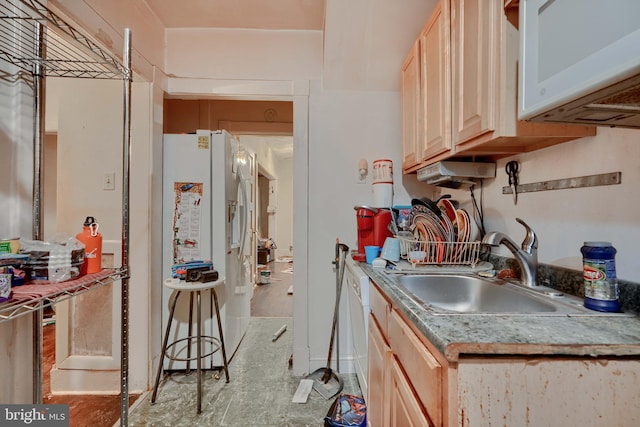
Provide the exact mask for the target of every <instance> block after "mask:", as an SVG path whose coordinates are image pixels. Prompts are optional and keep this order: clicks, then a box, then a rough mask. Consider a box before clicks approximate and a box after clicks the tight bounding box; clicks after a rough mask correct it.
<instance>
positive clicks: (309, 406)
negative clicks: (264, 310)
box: [129, 317, 360, 427]
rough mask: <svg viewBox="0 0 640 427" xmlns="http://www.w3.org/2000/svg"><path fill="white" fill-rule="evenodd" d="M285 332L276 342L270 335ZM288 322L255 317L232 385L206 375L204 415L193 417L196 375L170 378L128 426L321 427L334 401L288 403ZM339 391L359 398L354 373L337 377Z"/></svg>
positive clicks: (291, 384) (314, 398)
mask: <svg viewBox="0 0 640 427" xmlns="http://www.w3.org/2000/svg"><path fill="white" fill-rule="evenodd" d="M284 324H286V325H287V330H286V332H285V333H284V334H283V335H282V336H281V337H280V338H279V339H278V340H276V341H275V342H272V341H271V338H272V336H273V333H274V332H275V331H277V330H278V329H279V328H280V327H281V326H282V325H284ZM292 337H293V335H292V319H291V318H282V317H277V318H268V317H253V318H252V319H251V321H250V323H249V328H248V330H247V333H246V335H245V337H244V339H243V341H242V343H241V344H240V347H239V349H238V351H237V352H236V355H235V356H234V358H233V359H232V360H231V362H230V365H229V376H230V382H229V383H228V384H227V383H225V382H224V375H222V378H221V379H220V380H219V381H217V380H215V379H214V378H213V375H212V373H211V371H208V373H207V375H206V379H205V383H204V392H203V397H202V413H201V414H196V389H195V387H196V385H195V380H196V379H195V375H194V374H192V375H190V376H187V377H185V376H184V375H183V374H173V375H172V376H171V377H169V378H168V379H167V380H166V381H164V382H163V383H161V385H160V388H159V389H158V397H157V400H156V403H155V404H153V405H151V404H150V399H151V393H149V394H147V395H146V396H145V397H144V398H141V399H140V400H139V401H138V402H137V403H136V404H135V405H134V407H133V408H132V410H131V413H130V415H129V425H130V426H167V427H169V426H170V427H177V426H264V427H267V426H273V427H275V426H278V427H281V426H296V427H297V426H323V425H324V421H323V419H324V416H325V415H326V413H327V411H328V410H329V407H330V406H331V403H333V399H330V400H327V399H325V398H323V397H322V396H320V394H318V393H317V392H316V391H314V390H312V391H311V394H310V395H309V399H308V401H307V403H304V404H300V403H291V399H292V397H293V395H294V393H295V391H296V389H297V387H298V384H299V383H300V379H301V378H299V377H294V376H293V374H292V371H291V370H290V369H289V358H290V356H291V354H292V348H293V338H292ZM341 378H342V379H343V381H344V383H345V386H344V389H343V393H351V394H360V388H359V385H358V382H357V379H356V377H355V375H341Z"/></svg>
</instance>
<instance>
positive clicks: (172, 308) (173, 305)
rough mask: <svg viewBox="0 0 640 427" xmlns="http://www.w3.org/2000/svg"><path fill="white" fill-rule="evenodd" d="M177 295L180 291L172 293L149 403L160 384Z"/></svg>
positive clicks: (152, 400)
mask: <svg viewBox="0 0 640 427" xmlns="http://www.w3.org/2000/svg"><path fill="white" fill-rule="evenodd" d="M179 295H180V291H177V292H176V293H175V295H173V301H172V302H171V310H170V313H169V321H168V322H167V330H166V331H165V333H164V340H163V341H162V350H161V351H160V364H159V365H158V373H157V374H156V383H155V385H154V386H153V394H152V395H151V403H155V401H156V395H157V394H158V385H159V384H160V377H161V376H162V365H163V364H164V354H165V353H166V351H167V344H168V343H169V331H171V322H172V321H173V314H174V313H175V311H176V303H177V302H178V296H179Z"/></svg>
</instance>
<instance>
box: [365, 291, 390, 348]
mask: <svg viewBox="0 0 640 427" xmlns="http://www.w3.org/2000/svg"><path fill="white" fill-rule="evenodd" d="M369 305H370V306H371V314H373V316H374V317H375V318H376V321H377V322H378V325H380V329H381V331H382V336H384V338H385V339H386V340H388V339H389V312H390V311H391V305H390V304H389V302H388V301H387V300H386V299H385V297H384V296H382V293H381V292H380V290H379V289H378V288H377V287H376V286H375V285H373V286H371V289H370V291H369Z"/></svg>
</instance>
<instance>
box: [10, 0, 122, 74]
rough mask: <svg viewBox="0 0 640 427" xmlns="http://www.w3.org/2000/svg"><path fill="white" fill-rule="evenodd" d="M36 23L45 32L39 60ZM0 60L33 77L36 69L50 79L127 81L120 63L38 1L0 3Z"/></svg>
mask: <svg viewBox="0 0 640 427" xmlns="http://www.w3.org/2000/svg"><path fill="white" fill-rule="evenodd" d="M37 24H41V25H42V26H44V27H45V29H46V30H45V31H44V35H43V40H42V42H43V43H42V44H43V49H42V51H43V52H44V56H43V57H42V58H41V57H39V56H38V54H37V52H38V51H39V49H40V47H39V46H38V45H39V40H38V30H37ZM0 59H2V60H4V61H6V62H9V63H10V64H13V65H15V66H17V67H19V68H20V69H22V70H24V71H28V72H30V73H34V74H36V73H37V72H36V71H34V70H35V68H34V67H37V68H39V69H40V72H42V73H44V74H46V75H47V76H50V77H82V78H94V79H116V78H120V79H128V78H129V70H128V69H127V68H125V67H124V66H123V65H122V63H121V62H120V60H118V59H117V58H116V57H114V56H113V55H111V54H110V53H108V52H106V51H105V50H104V49H102V48H101V47H100V46H99V45H97V44H96V43H95V42H93V41H92V40H90V39H89V38H87V37H86V36H85V35H84V34H82V33H81V32H79V31H78V30H77V29H75V28H73V27H72V26H71V25H69V24H67V23H66V22H65V21H64V20H63V19H62V18H60V17H59V16H58V15H56V14H55V13H53V12H52V11H50V10H49V9H47V8H46V7H45V6H44V5H43V4H42V3H40V2H39V1H38V0H3V1H2V2H0Z"/></svg>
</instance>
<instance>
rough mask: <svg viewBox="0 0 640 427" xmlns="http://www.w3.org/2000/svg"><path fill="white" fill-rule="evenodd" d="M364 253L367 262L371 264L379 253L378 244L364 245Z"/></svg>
mask: <svg viewBox="0 0 640 427" xmlns="http://www.w3.org/2000/svg"><path fill="white" fill-rule="evenodd" d="M364 254H365V256H366V258H367V264H371V263H372V262H373V260H374V259H376V258H378V255H379V254H380V246H365V247H364Z"/></svg>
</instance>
